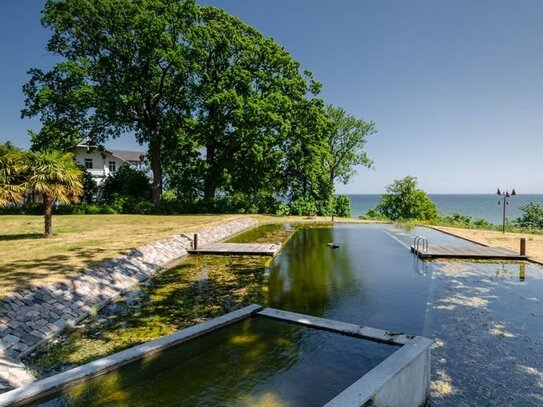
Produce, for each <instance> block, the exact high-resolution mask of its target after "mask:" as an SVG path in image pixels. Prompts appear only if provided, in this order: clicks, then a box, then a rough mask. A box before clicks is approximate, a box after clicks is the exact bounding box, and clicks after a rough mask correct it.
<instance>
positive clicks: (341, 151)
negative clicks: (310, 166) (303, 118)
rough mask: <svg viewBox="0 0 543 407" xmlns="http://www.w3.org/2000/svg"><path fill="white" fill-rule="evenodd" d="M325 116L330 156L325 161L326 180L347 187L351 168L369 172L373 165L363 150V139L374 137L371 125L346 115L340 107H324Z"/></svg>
mask: <svg viewBox="0 0 543 407" xmlns="http://www.w3.org/2000/svg"><path fill="white" fill-rule="evenodd" d="M326 114H327V115H328V118H329V120H330V133H329V138H328V145H329V149H330V154H329V155H328V159H327V160H326V165H327V168H328V172H329V174H330V179H331V180H332V181H336V180H337V181H339V182H341V183H343V184H347V183H348V182H349V180H350V179H351V177H352V176H353V175H355V174H356V169H355V166H357V165H362V166H364V167H368V168H369V167H371V165H372V164H373V161H372V160H370V158H369V157H368V155H367V154H366V151H365V150H364V147H365V145H366V143H367V136H369V135H371V134H374V133H375V125H374V123H373V122H366V121H364V120H361V119H358V118H356V117H354V116H353V115H350V114H348V113H347V112H346V111H345V109H343V108H341V107H335V106H332V105H327V106H326Z"/></svg>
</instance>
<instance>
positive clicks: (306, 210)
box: [290, 197, 317, 216]
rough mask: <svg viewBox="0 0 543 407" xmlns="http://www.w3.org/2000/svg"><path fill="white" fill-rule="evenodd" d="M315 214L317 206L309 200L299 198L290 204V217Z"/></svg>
mask: <svg viewBox="0 0 543 407" xmlns="http://www.w3.org/2000/svg"><path fill="white" fill-rule="evenodd" d="M316 213H317V205H316V204H315V202H314V201H312V200H310V199H307V198H304V197H300V198H298V199H296V200H294V201H292V202H291V203H290V214H291V215H299V216H307V215H310V214H316Z"/></svg>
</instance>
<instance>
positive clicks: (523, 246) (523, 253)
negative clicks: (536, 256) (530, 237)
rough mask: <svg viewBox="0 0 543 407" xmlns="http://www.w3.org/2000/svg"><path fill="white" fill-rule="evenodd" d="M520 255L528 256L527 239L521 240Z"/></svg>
mask: <svg viewBox="0 0 543 407" xmlns="http://www.w3.org/2000/svg"><path fill="white" fill-rule="evenodd" d="M520 255H521V256H526V238H524V237H521V238H520Z"/></svg>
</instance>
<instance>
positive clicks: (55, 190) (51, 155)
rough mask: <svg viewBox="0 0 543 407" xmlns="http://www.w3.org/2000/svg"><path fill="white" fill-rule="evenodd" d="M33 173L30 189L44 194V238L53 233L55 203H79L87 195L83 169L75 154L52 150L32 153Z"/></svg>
mask: <svg viewBox="0 0 543 407" xmlns="http://www.w3.org/2000/svg"><path fill="white" fill-rule="evenodd" d="M28 157H29V162H30V166H29V175H28V176H27V177H26V182H25V185H26V189H27V190H29V191H33V192H34V193H36V194H38V195H40V196H41V198H42V201H43V214H44V218H45V231H44V237H46V238H48V237H51V236H52V235H53V204H54V203H55V202H60V203H63V204H69V203H77V202H78V201H79V197H80V196H81V195H82V194H83V184H82V183H81V179H82V176H83V172H82V171H81V169H80V168H79V167H78V166H77V164H76V163H75V161H74V157H73V154H71V153H61V152H60V151H49V152H44V153H39V154H37V153H32V152H30V153H28Z"/></svg>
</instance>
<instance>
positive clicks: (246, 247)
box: [188, 243, 281, 257]
mask: <svg viewBox="0 0 543 407" xmlns="http://www.w3.org/2000/svg"><path fill="white" fill-rule="evenodd" d="M279 250H281V245H280V244H273V243H209V244H203V245H201V246H199V247H198V249H197V250H189V251H188V252H189V253H191V254H215V255H221V256H272V257H273V256H275V255H276V254H277V253H278V252H279Z"/></svg>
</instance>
